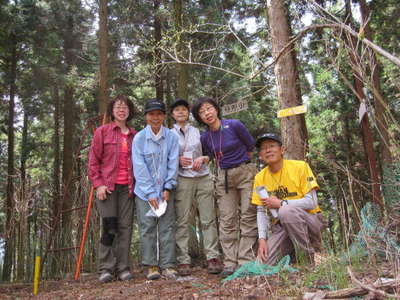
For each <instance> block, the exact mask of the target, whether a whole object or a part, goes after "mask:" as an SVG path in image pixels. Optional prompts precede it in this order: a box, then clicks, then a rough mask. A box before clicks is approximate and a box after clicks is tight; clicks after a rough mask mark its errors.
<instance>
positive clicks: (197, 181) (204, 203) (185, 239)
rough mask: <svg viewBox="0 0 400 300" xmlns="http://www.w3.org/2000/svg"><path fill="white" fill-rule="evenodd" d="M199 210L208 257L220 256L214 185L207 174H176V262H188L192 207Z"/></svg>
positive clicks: (205, 250)
mask: <svg viewBox="0 0 400 300" xmlns="http://www.w3.org/2000/svg"><path fill="white" fill-rule="evenodd" d="M193 207H194V208H195V209H196V210H198V212H199V218H200V224H201V229H202V232H203V239H204V252H205V255H206V258H207V260H209V259H212V258H218V257H219V251H218V232H217V225H216V221H215V218H216V216H215V204H214V185H213V182H212V181H211V178H210V176H208V175H206V176H201V177H183V176H179V177H178V186H177V188H176V194H175V213H176V225H177V227H176V251H177V253H176V254H177V257H176V259H177V262H178V264H190V256H189V232H190V230H193V228H190V223H191V222H190V219H189V218H190V217H191V215H192V214H191V210H192V209H193Z"/></svg>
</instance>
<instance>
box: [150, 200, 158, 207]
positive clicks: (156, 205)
mask: <svg viewBox="0 0 400 300" xmlns="http://www.w3.org/2000/svg"><path fill="white" fill-rule="evenodd" d="M149 203H150V205H151V206H153V208H154V209H158V201H157V198H150V199H149Z"/></svg>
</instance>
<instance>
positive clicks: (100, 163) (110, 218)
mask: <svg viewBox="0 0 400 300" xmlns="http://www.w3.org/2000/svg"><path fill="white" fill-rule="evenodd" d="M133 113H134V107H133V103H132V102H131V101H130V100H129V99H128V98H127V97H125V96H122V95H119V96H117V97H115V98H114V99H113V100H112V101H110V103H109V104H108V106H107V116H108V117H109V118H110V119H111V121H112V122H111V123H108V124H105V125H103V126H101V127H99V128H97V130H96V131H95V133H94V137H93V140H92V144H91V147H90V153H89V170H88V173H89V179H90V181H91V182H92V184H93V186H94V187H95V188H96V198H97V199H96V207H97V210H98V212H99V214H100V217H101V218H102V224H103V230H102V236H101V239H100V246H99V253H98V255H99V271H100V277H99V281H100V282H102V283H105V282H109V281H111V280H112V279H113V278H114V273H115V274H116V275H117V277H118V279H120V280H130V279H132V278H133V276H132V273H131V270H130V266H129V249H130V245H131V236H132V222H133V198H132V194H133V186H134V179H133V170H132V162H131V145H132V140H133V137H134V136H135V134H136V131H135V130H134V129H131V128H129V126H128V124H127V122H129V121H130V120H131V119H132V118H133Z"/></svg>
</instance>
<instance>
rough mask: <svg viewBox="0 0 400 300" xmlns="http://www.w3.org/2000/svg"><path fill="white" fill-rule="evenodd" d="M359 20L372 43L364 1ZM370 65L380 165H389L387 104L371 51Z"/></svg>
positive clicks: (378, 69) (375, 61) (373, 54)
mask: <svg viewBox="0 0 400 300" xmlns="http://www.w3.org/2000/svg"><path fill="white" fill-rule="evenodd" d="M359 3H360V11H361V19H362V21H363V24H365V25H362V26H364V31H365V37H366V38H367V39H368V40H370V41H373V32H372V29H371V27H370V26H369V23H367V20H368V17H369V16H370V10H369V7H368V4H367V3H366V1H365V0H359ZM371 59H372V61H371V65H372V69H371V72H372V91H373V95H374V107H375V117H376V123H377V127H378V137H379V152H378V153H379V154H380V160H381V165H382V166H383V165H385V164H386V163H390V162H391V161H392V154H391V152H390V138H389V132H388V124H387V121H386V116H385V112H386V110H387V109H388V104H387V101H386V99H385V97H384V96H383V93H382V89H381V83H380V73H381V65H380V63H379V61H378V59H377V58H376V55H375V52H373V51H371Z"/></svg>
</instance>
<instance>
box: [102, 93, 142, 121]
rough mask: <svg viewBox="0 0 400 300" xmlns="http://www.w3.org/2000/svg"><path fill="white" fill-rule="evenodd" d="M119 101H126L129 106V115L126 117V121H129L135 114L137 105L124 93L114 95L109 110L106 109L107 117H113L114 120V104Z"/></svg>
mask: <svg viewBox="0 0 400 300" xmlns="http://www.w3.org/2000/svg"><path fill="white" fill-rule="evenodd" d="M117 101H121V102H124V103H125V104H126V105H127V106H128V109H129V116H128V118H127V119H126V121H127V122H128V121H130V120H132V119H133V116H134V114H135V107H134V106H133V103H132V101H131V100H129V98H128V97H126V96H124V95H118V96H116V97H114V98H113V99H112V100H111V101H110V102H108V105H107V111H106V113H107V117H109V118H110V119H111V121H114V116H113V108H114V104H115V103H116V102H117Z"/></svg>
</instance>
